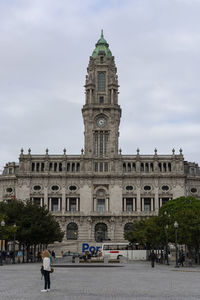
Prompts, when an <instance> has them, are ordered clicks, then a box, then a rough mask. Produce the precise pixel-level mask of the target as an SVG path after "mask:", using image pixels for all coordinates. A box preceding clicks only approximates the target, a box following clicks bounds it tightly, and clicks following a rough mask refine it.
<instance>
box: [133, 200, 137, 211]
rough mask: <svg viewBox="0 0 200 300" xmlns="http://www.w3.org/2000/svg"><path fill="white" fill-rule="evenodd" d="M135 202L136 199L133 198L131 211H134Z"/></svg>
mask: <svg viewBox="0 0 200 300" xmlns="http://www.w3.org/2000/svg"><path fill="white" fill-rule="evenodd" d="M135 201H136V199H135V198H133V211H135Z"/></svg>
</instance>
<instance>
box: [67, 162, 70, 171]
mask: <svg viewBox="0 0 200 300" xmlns="http://www.w3.org/2000/svg"><path fill="white" fill-rule="evenodd" d="M67 172H70V163H67Z"/></svg>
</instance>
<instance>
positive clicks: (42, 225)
mask: <svg viewBox="0 0 200 300" xmlns="http://www.w3.org/2000/svg"><path fill="white" fill-rule="evenodd" d="M0 216H4V219H5V222H6V226H5V231H6V232H7V233H8V234H7V235H6V239H7V240H13V235H14V231H13V230H15V229H14V227H13V225H14V224H16V225H17V227H16V229H17V231H16V240H17V241H18V242H19V243H20V244H22V245H24V246H25V248H26V249H27V251H29V248H30V246H34V247H35V246H36V245H39V244H43V245H46V246H47V245H48V244H51V243H54V242H55V241H59V242H61V241H62V239H63V236H64V233H63V232H62V231H61V228H60V225H59V223H58V222H57V221H56V220H55V218H54V217H53V216H52V215H51V214H50V213H49V211H48V210H47V209H46V208H45V207H39V206H38V205H36V204H34V203H32V202H31V201H27V202H23V201H19V200H12V201H11V202H9V203H5V202H1V203H0Z"/></svg>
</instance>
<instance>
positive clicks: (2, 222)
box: [0, 220, 5, 266]
mask: <svg viewBox="0 0 200 300" xmlns="http://www.w3.org/2000/svg"><path fill="white" fill-rule="evenodd" d="M4 226H5V221H4V220H2V221H1V257H0V258H1V259H0V265H1V266H2V265H3V256H2V254H3V234H4V232H3V230H4Z"/></svg>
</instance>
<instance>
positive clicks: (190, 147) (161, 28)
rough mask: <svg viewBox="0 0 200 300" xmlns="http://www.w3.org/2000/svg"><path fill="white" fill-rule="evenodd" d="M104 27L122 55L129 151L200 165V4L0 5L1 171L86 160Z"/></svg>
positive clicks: (99, 0)
mask: <svg viewBox="0 0 200 300" xmlns="http://www.w3.org/2000/svg"><path fill="white" fill-rule="evenodd" d="M102 28H103V30H104V37H105V39H106V40H107V42H108V43H109V45H110V50H111V51H112V54H113V55H114V56H115V62H116V65H117V68H118V76H119V84H120V94H119V104H120V105H121V108H122V119H121V124H120V147H121V148H122V153H123V154H135V153H136V148H137V147H139V148H140V153H141V154H153V153H154V148H155V147H157V149H158V154H159V153H160V154H171V150H172V148H173V147H174V148H175V150H176V152H177V153H178V151H179V148H180V147H181V148H182V149H183V154H184V157H185V160H189V161H192V162H193V161H196V162H197V163H200V150H199V149H200V1H199V0H132V1H131V0H123V1H120V0H106V1H104V0H84V1H83V0H73V1H71V0H12V1H11V0H0V137H1V143H0V169H2V167H3V165H4V164H5V163H6V162H8V161H16V162H17V161H18V156H19V153H20V149H21V148H22V147H23V148H24V152H25V153H27V150H28V148H29V147H30V148H31V150H32V153H33V154H44V153H45V149H46V148H47V147H48V148H49V154H55V153H57V154H62V153H63V148H65V147H66V149H67V153H68V154H79V153H80V150H81V148H82V147H83V146H84V145H83V142H84V140H83V131H84V128H83V120H82V114H81V108H82V106H83V104H84V100H85V97H84V87H83V86H84V83H85V75H86V68H87V65H88V62H89V56H90V55H91V54H92V51H93V50H94V48H95V43H96V42H97V40H98V39H99V37H100V31H101V29H102Z"/></svg>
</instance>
